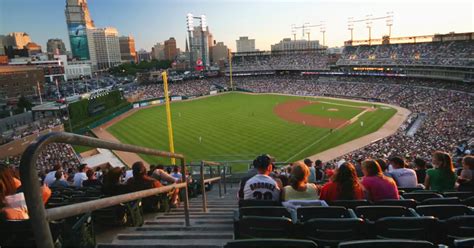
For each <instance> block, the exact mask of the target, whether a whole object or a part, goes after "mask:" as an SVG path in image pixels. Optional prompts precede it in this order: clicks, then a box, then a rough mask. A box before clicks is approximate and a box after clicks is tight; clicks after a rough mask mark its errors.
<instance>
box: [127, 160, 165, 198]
mask: <svg viewBox="0 0 474 248" xmlns="http://www.w3.org/2000/svg"><path fill="white" fill-rule="evenodd" d="M132 173H133V177H132V178H130V179H128V181H127V183H126V184H127V185H128V186H129V188H130V189H131V190H130V191H140V190H145V189H152V188H158V187H161V183H160V182H159V181H158V180H156V179H154V178H151V177H149V176H147V175H146V168H145V165H143V162H141V161H138V162H135V163H134V164H133V165H132Z"/></svg>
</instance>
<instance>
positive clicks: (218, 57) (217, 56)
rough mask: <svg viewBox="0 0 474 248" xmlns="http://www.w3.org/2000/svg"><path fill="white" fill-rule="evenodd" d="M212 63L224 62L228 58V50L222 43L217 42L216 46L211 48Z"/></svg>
mask: <svg viewBox="0 0 474 248" xmlns="http://www.w3.org/2000/svg"><path fill="white" fill-rule="evenodd" d="M211 54H212V63H213V64H217V63H219V61H226V60H227V59H228V57H229V49H228V48H227V46H226V45H224V42H217V44H216V45H215V46H213V47H211Z"/></svg>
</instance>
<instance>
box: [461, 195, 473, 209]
mask: <svg viewBox="0 0 474 248" xmlns="http://www.w3.org/2000/svg"><path fill="white" fill-rule="evenodd" d="M462 204H464V205H466V206H470V207H474V196H471V197H469V198H467V199H464V200H463V201H462Z"/></svg>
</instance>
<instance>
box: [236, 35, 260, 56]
mask: <svg viewBox="0 0 474 248" xmlns="http://www.w3.org/2000/svg"><path fill="white" fill-rule="evenodd" d="M235 42H236V44H237V46H236V47H237V52H238V53H246V52H255V51H256V50H255V39H249V37H247V36H242V37H239V39H238V40H236V41H235Z"/></svg>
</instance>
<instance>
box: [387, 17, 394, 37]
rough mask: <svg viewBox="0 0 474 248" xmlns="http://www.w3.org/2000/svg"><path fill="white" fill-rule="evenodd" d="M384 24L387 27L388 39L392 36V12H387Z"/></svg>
mask: <svg viewBox="0 0 474 248" xmlns="http://www.w3.org/2000/svg"><path fill="white" fill-rule="evenodd" d="M385 21H386V24H387V26H388V37H391V36H392V26H393V11H390V12H387V20H385Z"/></svg>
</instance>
